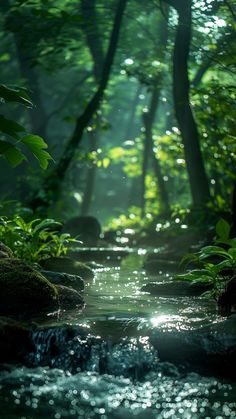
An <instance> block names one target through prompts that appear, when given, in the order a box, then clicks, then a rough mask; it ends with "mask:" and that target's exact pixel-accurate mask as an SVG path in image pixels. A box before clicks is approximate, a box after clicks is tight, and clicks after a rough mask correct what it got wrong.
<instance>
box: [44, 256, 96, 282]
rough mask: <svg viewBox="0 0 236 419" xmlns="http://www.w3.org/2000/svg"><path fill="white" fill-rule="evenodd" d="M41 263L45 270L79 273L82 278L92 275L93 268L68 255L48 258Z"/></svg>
mask: <svg viewBox="0 0 236 419" xmlns="http://www.w3.org/2000/svg"><path fill="white" fill-rule="evenodd" d="M41 265H42V266H43V268H44V269H46V270H49V271H54V272H65V273H68V274H71V275H79V276H81V278H83V279H93V277H94V273H93V270H92V269H91V268H90V267H89V266H87V265H85V264H84V263H81V262H78V261H76V260H74V259H71V258H68V257H55V258H48V259H46V260H44V261H42V263H41Z"/></svg>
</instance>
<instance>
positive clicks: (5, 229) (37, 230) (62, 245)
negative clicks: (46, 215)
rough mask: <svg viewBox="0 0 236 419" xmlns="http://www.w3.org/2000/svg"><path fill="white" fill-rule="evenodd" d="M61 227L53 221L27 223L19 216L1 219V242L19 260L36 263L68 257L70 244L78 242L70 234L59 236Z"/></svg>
mask: <svg viewBox="0 0 236 419" xmlns="http://www.w3.org/2000/svg"><path fill="white" fill-rule="evenodd" d="M60 226H61V224H60V223H59V222H57V221H55V220H52V219H44V220H41V219H34V220H32V221H30V222H26V221H25V220H24V219H23V218H22V217H20V216H19V215H15V216H13V217H12V218H8V217H1V218H0V240H1V241H3V242H4V244H6V245H7V246H9V247H10V248H11V249H12V250H13V252H14V255H15V256H16V257H17V258H20V259H23V260H24V261H26V262H29V263H35V262H39V261H40V260H42V259H44V258H46V257H48V256H61V255H66V254H67V252H68V250H69V246H70V244H71V243H73V242H78V240H76V239H75V238H72V237H71V236H70V234H67V233H62V234H58V232H57V231H55V230H56V229H58V227H60ZM53 229H54V230H53Z"/></svg>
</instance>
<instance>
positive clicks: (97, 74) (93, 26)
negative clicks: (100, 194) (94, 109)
mask: <svg viewBox="0 0 236 419" xmlns="http://www.w3.org/2000/svg"><path fill="white" fill-rule="evenodd" d="M95 4H96V0H90V2H89V3H88V1H87V0H82V1H81V12H82V16H83V20H84V24H83V27H82V28H83V31H84V34H85V37H86V40H87V45H88V48H89V50H90V53H91V56H92V58H93V63H94V65H93V74H94V80H95V82H96V84H97V85H99V82H100V79H101V75H102V69H103V65H104V53H103V46H102V37H101V34H100V30H99V27H98V24H97V22H98V15H97V11H96V7H95ZM99 121H100V118H99V116H97V119H96V131H94V132H91V133H90V135H89V138H90V152H93V151H96V150H97V148H98V146H99V134H98V129H99ZM96 171H97V166H96V165H95V164H93V165H92V166H91V167H89V168H88V170H87V176H86V182H85V190H84V195H83V201H82V205H81V215H88V214H89V210H90V207H91V203H92V198H93V191H94V186H95V178H96Z"/></svg>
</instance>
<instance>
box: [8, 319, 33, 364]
mask: <svg viewBox="0 0 236 419" xmlns="http://www.w3.org/2000/svg"><path fill="white" fill-rule="evenodd" d="M32 349H33V344H32V341H31V339H30V329H29V328H27V327H26V326H25V325H24V324H22V323H20V322H17V321H15V320H13V319H10V318H7V317H0V363H19V362H23V361H24V357H25V354H26V353H27V352H29V351H32Z"/></svg>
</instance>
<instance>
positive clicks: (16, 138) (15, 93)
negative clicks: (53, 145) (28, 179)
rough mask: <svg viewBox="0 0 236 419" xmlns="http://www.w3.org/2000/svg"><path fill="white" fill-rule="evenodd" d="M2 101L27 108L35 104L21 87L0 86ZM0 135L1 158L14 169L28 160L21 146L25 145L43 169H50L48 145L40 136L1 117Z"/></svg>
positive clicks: (0, 99) (0, 98)
mask: <svg viewBox="0 0 236 419" xmlns="http://www.w3.org/2000/svg"><path fill="white" fill-rule="evenodd" d="M0 101H1V102H2V103H5V102H16V103H19V104H21V105H24V106H26V107H32V106H33V104H32V102H31V100H30V98H29V96H28V94H27V92H26V90H25V89H22V88H21V87H14V88H12V87H9V86H5V85H2V84H1V85H0ZM0 133H1V134H2V135H3V137H4V138H3V139H0V156H3V157H5V158H6V159H7V161H8V162H9V163H10V165H11V166H12V167H16V166H18V165H19V164H20V163H22V161H23V160H27V157H26V155H25V153H24V151H22V150H21V148H20V147H19V146H21V145H23V146H24V147H26V149H28V150H29V151H30V152H31V153H32V154H33V156H34V157H35V158H36V159H37V160H38V162H39V165H40V167H41V168H42V169H46V168H47V167H48V160H50V159H52V157H51V156H50V154H49V153H48V152H47V151H46V149H47V147H48V146H47V144H46V143H45V141H44V140H43V139H42V138H41V137H39V136H38V135H33V134H28V133H27V132H26V129H25V128H24V127H23V126H22V125H20V124H18V123H17V122H15V121H14V120H12V119H7V118H5V116H4V115H0Z"/></svg>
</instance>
